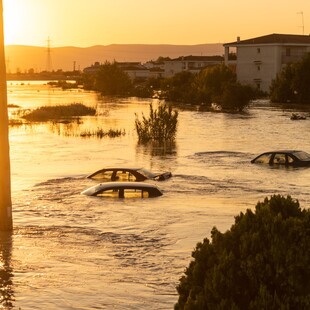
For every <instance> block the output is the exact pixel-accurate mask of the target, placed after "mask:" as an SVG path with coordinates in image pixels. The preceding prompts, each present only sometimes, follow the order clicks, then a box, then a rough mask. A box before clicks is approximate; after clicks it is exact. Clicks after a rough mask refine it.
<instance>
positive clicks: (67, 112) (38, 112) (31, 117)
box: [23, 103, 96, 122]
mask: <svg viewBox="0 0 310 310" xmlns="http://www.w3.org/2000/svg"><path fill="white" fill-rule="evenodd" d="M95 114H96V109H94V108H90V107H87V106H85V105H83V104H81V103H72V104H69V105H59V106H44V107H40V108H37V109H35V110H32V111H30V112H29V113H27V114H25V115H23V118H24V119H26V120H28V121H33V122H46V121H50V120H60V119H66V118H72V117H79V116H87V115H95Z"/></svg>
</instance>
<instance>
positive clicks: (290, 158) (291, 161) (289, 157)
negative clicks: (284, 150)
mask: <svg viewBox="0 0 310 310" xmlns="http://www.w3.org/2000/svg"><path fill="white" fill-rule="evenodd" d="M287 162H288V163H289V164H292V163H293V162H294V158H293V157H292V156H290V155H287Z"/></svg>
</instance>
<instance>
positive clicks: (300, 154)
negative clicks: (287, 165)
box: [294, 151, 310, 160]
mask: <svg viewBox="0 0 310 310" xmlns="http://www.w3.org/2000/svg"><path fill="white" fill-rule="evenodd" d="M294 155H295V156H296V157H297V158H298V159H300V160H310V154H308V153H306V152H302V151H300V152H296V153H294Z"/></svg>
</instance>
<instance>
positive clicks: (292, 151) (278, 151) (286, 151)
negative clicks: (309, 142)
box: [263, 150, 303, 154]
mask: <svg viewBox="0 0 310 310" xmlns="http://www.w3.org/2000/svg"><path fill="white" fill-rule="evenodd" d="M297 152H303V151H301V150H275V151H269V152H264V153H263V154H268V153H297Z"/></svg>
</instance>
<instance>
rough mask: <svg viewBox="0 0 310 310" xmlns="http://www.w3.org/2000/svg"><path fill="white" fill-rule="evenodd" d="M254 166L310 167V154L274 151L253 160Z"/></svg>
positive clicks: (296, 151) (295, 151) (293, 151)
mask: <svg viewBox="0 0 310 310" xmlns="http://www.w3.org/2000/svg"><path fill="white" fill-rule="evenodd" d="M251 163H252V164H269V165H285V166H292V167H310V154H308V153H306V152H304V151H298V150H282V151H272V152H265V153H262V154H260V155H259V156H257V157H255V158H254V159H252V160H251Z"/></svg>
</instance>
